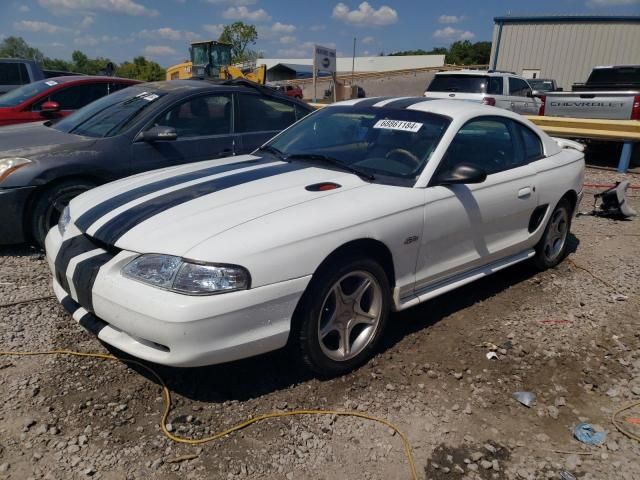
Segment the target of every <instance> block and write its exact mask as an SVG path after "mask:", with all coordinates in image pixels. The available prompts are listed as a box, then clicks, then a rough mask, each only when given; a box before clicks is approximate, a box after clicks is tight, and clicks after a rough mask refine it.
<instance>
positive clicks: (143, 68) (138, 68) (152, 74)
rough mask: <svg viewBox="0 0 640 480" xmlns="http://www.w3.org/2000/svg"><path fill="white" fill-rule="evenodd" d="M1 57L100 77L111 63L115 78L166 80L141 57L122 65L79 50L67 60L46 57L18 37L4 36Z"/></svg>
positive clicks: (163, 72)
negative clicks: (34, 62) (22, 59)
mask: <svg viewBox="0 0 640 480" xmlns="http://www.w3.org/2000/svg"><path fill="white" fill-rule="evenodd" d="M3 57H4V58H25V59H29V60H36V61H37V62H39V63H40V64H41V65H42V68H44V69H45V70H60V71H66V72H75V73H84V74H87V75H102V74H104V73H105V71H106V69H107V64H109V63H113V65H114V67H115V75H117V76H119V77H124V78H134V79H137V80H144V81H155V80H164V79H165V78H166V77H165V75H166V74H165V70H164V68H162V67H161V66H160V65H159V64H158V63H156V62H153V61H151V60H147V59H146V58H145V57H136V58H134V59H133V62H124V63H122V64H120V65H117V64H116V63H115V62H111V60H110V59H108V58H103V57H97V58H89V57H88V56H87V55H86V54H85V53H83V52H81V51H80V50H76V51H74V52H73V53H72V54H71V61H67V60H62V59H59V58H48V57H45V56H44V55H43V54H42V52H41V51H40V50H38V49H37V48H32V47H30V46H29V45H28V44H27V42H25V41H24V39H22V38H20V37H7V38H5V39H4V40H3V41H2V42H0V58H3Z"/></svg>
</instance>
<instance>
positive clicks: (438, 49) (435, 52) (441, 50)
mask: <svg viewBox="0 0 640 480" xmlns="http://www.w3.org/2000/svg"><path fill="white" fill-rule="evenodd" d="M447 52H448V51H447V49H446V48H444V47H436V48H432V49H431V50H429V51H428V52H427V51H426V50H422V49H421V48H420V49H418V50H403V51H400V52H393V53H390V54H389V56H390V57H393V56H400V57H402V56H406V55H446V54H447Z"/></svg>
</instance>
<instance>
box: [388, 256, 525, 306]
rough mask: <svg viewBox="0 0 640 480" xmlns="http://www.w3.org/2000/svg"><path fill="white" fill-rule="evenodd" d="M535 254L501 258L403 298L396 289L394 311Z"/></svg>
mask: <svg viewBox="0 0 640 480" xmlns="http://www.w3.org/2000/svg"><path fill="white" fill-rule="evenodd" d="M535 254H536V252H535V250H534V249H532V248H531V249H529V250H525V251H524V252H521V253H518V254H516V255H512V256H510V257H506V258H502V259H500V260H498V261H496V262H493V263H489V264H487V265H483V266H482V267H478V268H476V269H473V270H471V271H469V272H465V273H462V274H458V275H454V276H453V277H451V278H448V279H446V280H442V281H440V282H438V283H435V284H433V285H428V286H427V287H425V288H423V289H421V290H418V291H416V292H413V293H412V294H411V295H408V296H406V297H404V298H399V297H398V296H397V295H398V290H397V289H396V290H394V299H393V300H394V304H395V307H396V308H395V310H396V311H400V310H404V309H406V308H409V307H413V306H415V305H418V304H419V303H422V302H424V301H426V300H430V299H432V298H434V297H437V296H439V295H442V294H443V293H447V292H450V291H451V290H455V289H456V288H458V287H461V286H463V285H466V284H467V283H471V282H474V281H476V280H479V279H481V278H484V277H487V276H489V275H491V274H492V273H496V272H499V271H500V270H504V269H505V268H508V267H510V266H512V265H515V264H516V263H520V262H524V261H525V260H528V259H530V258H531V257H533V256H534V255H535Z"/></svg>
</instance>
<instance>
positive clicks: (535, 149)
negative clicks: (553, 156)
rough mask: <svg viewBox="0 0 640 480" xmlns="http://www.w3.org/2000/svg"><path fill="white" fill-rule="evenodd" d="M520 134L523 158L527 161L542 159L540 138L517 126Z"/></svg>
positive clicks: (525, 128)
mask: <svg viewBox="0 0 640 480" xmlns="http://www.w3.org/2000/svg"><path fill="white" fill-rule="evenodd" d="M518 126H519V127H520V131H521V132H522V144H523V147H524V156H525V158H526V159H527V160H537V159H539V158H542V157H543V153H542V142H541V141H540V137H538V135H536V134H535V133H534V132H533V131H531V130H530V129H528V128H527V127H525V126H524V125H518Z"/></svg>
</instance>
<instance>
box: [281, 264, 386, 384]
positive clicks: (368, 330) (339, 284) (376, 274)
mask: <svg viewBox="0 0 640 480" xmlns="http://www.w3.org/2000/svg"><path fill="white" fill-rule="evenodd" d="M390 299H391V290H390V287H389V280H388V279H387V275H386V273H385V271H384V269H383V268H382V267H381V266H380V265H379V264H378V263H377V262H376V261H374V260H372V259H370V258H366V257H353V256H352V255H349V256H347V255H341V256H339V257H337V258H336V259H335V260H334V261H333V262H331V264H329V265H327V266H326V267H324V268H322V270H320V271H319V272H318V273H317V274H316V275H315V276H314V278H313V279H312V280H311V283H310V284H309V286H308V287H307V290H306V291H305V293H304V295H303V297H302V299H301V302H300V305H298V308H297V309H296V313H295V314H294V319H293V322H294V328H293V332H292V341H293V345H294V346H295V347H297V350H298V354H299V356H301V358H302V360H303V362H304V364H305V365H306V366H307V367H308V368H309V369H311V370H312V371H313V372H315V373H316V374H317V375H318V376H320V377H327V378H328V377H334V376H337V375H342V374H345V373H347V372H350V371H351V370H353V369H355V368H357V367H359V366H360V365H362V364H364V363H365V362H366V361H367V360H369V358H371V357H372V356H373V354H374V353H375V348H376V346H377V344H378V342H379V340H380V337H381V336H382V333H383V331H384V328H385V325H386V322H387V318H388V316H389V310H390Z"/></svg>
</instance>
